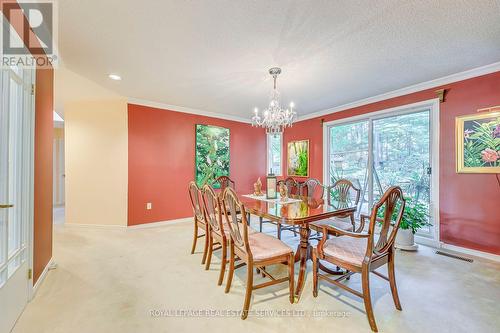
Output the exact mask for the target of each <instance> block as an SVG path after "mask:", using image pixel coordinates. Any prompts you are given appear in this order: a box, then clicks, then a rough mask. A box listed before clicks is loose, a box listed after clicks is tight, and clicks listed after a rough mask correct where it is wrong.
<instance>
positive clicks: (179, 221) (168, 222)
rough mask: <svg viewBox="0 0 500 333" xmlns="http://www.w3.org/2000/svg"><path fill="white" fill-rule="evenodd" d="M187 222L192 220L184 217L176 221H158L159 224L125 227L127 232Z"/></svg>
mask: <svg viewBox="0 0 500 333" xmlns="http://www.w3.org/2000/svg"><path fill="white" fill-rule="evenodd" d="M188 222H193V218H192V217H185V218H182V219H176V220H168V221H159V222H152V223H143V224H137V225H131V226H129V227H127V230H136V229H149V228H158V227H165V226H168V225H172V224H179V223H188Z"/></svg>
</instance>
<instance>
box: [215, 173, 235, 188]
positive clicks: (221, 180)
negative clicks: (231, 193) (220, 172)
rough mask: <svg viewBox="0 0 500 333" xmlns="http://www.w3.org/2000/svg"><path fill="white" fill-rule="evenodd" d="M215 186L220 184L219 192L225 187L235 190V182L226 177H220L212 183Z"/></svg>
mask: <svg viewBox="0 0 500 333" xmlns="http://www.w3.org/2000/svg"><path fill="white" fill-rule="evenodd" d="M214 183H215V184H220V189H221V191H224V190H225V189H226V187H231V188H232V189H233V190H234V189H235V185H236V184H235V182H234V180H232V179H231V178H229V177H228V176H220V177H217V179H216V180H215V182H214Z"/></svg>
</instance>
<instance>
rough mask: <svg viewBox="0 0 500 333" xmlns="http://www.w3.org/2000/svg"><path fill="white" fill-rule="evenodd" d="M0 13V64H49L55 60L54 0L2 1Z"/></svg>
mask: <svg viewBox="0 0 500 333" xmlns="http://www.w3.org/2000/svg"><path fill="white" fill-rule="evenodd" d="M2 12H3V15H4V16H5V17H4V18H3V21H4V22H3V24H2V34H1V35H2V47H1V49H2V67H10V66H23V67H50V66H52V67H53V66H54V65H55V62H56V60H57V56H56V54H55V48H56V38H55V37H56V33H57V26H56V17H55V15H56V13H57V12H56V11H55V3H54V2H53V1H51V0H45V1H37V0H31V1H28V0H25V1H23V0H18V1H17V2H15V1H8V0H6V1H3V2H2Z"/></svg>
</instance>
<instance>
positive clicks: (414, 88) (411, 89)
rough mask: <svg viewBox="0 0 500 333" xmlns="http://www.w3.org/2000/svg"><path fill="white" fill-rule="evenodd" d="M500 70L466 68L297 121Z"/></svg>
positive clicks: (496, 67) (497, 66) (498, 67)
mask: <svg viewBox="0 0 500 333" xmlns="http://www.w3.org/2000/svg"><path fill="white" fill-rule="evenodd" d="M498 71H500V62H495V63H493V64H489V65H486V66H482V67H477V68H473V69H470V70H466V71H463V72H460V73H455V74H451V75H448V76H444V77H442V78H438V79H434V80H431V81H426V82H421V83H417V84H414V85H411V86H408V87H405V88H401V89H397V90H393V91H390V92H387V93H383V94H380V95H376V96H372V97H368V98H364V99H360V100H358V101H355V102H351V103H347V104H343V105H339V106H336V107H333V108H329V109H326V110H320V111H316V112H312V113H309V114H306V115H303V116H300V117H298V119H297V121H302V120H307V119H312V118H316V117H321V116H325V115H328V114H331V113H335V112H340V111H344V110H348V109H352V108H356V107H359V106H363V105H367V104H371V103H376V102H380V101H384V100H387V99H391V98H394V97H399V96H403V95H408V94H412V93H415V92H419V91H422V90H427V89H431V88H435V87H439V86H442V85H445V84H450V83H453V82H457V81H462V80H467V79H471V78H474V77H477V76H481V75H486V74H490V73H494V72H498Z"/></svg>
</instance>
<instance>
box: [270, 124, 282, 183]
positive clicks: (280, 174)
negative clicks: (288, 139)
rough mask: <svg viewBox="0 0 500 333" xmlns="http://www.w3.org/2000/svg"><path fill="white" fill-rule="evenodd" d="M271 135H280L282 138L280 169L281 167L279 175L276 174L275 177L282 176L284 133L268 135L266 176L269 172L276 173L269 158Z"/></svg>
mask: <svg viewBox="0 0 500 333" xmlns="http://www.w3.org/2000/svg"><path fill="white" fill-rule="evenodd" d="M271 135H273V136H274V135H278V136H279V138H280V167H279V173H274V175H275V176H282V175H283V133H266V174H267V173H268V172H269V170H271V169H272V170H273V172H274V171H275V170H274V168H272V163H271V160H270V158H269V156H270V150H269V149H270V145H269V141H270V136H271Z"/></svg>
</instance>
